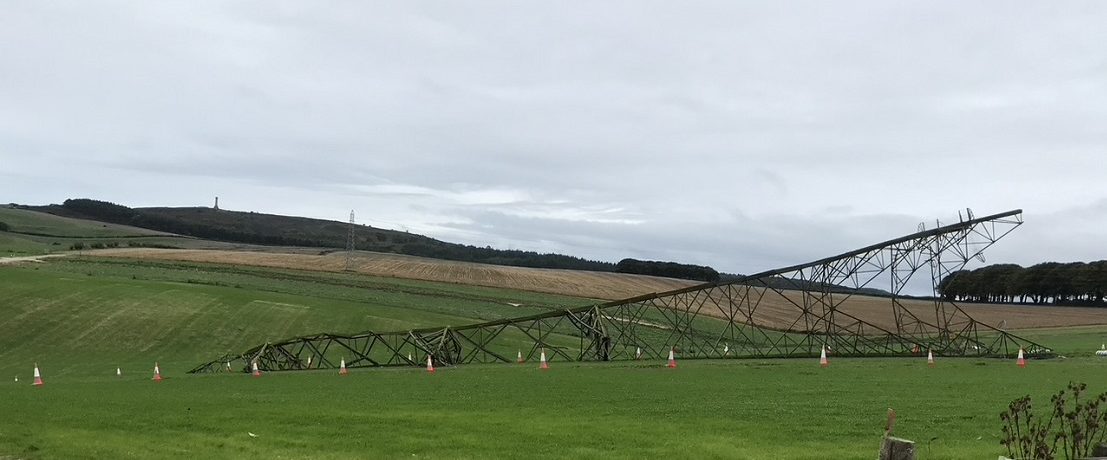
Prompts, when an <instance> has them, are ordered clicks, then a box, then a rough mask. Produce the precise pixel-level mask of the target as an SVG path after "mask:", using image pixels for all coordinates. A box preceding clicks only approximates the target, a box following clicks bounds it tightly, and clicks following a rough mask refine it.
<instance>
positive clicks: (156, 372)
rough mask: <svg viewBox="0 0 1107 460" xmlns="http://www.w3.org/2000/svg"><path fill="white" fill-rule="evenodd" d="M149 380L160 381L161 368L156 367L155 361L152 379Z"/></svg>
mask: <svg viewBox="0 0 1107 460" xmlns="http://www.w3.org/2000/svg"><path fill="white" fill-rule="evenodd" d="M151 380H153V381H155V382H160V381H161V380H162V379H161V368H160V367H158V363H157V362H156V361H155V362H154V378H153V379H151Z"/></svg>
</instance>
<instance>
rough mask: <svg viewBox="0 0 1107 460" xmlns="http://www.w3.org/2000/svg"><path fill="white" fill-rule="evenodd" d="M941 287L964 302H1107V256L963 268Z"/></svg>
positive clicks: (947, 295)
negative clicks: (1105, 300) (1106, 257)
mask: <svg viewBox="0 0 1107 460" xmlns="http://www.w3.org/2000/svg"><path fill="white" fill-rule="evenodd" d="M938 291H939V293H940V294H941V295H942V297H944V298H945V299H947V300H954V301H963V302H987V303H1030V304H1035V305H1090V306H1105V305H1107V304H1105V303H1104V296H1105V294H1107V260H1100V261H1096V262H1088V263H1085V262H1072V263H1058V262H1045V263H1040V264H1037V265H1033V266H1030V267H1025V268H1023V267H1021V266H1019V265H1014V264H996V265H989V266H987V267H981V268H978V269H975V270H960V271H956V272H953V273H951V274H949V275H948V276H946V277H945V278H943V279H942V281H941V282H940V283H939V285H938Z"/></svg>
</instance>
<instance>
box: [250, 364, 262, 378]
mask: <svg viewBox="0 0 1107 460" xmlns="http://www.w3.org/2000/svg"><path fill="white" fill-rule="evenodd" d="M250 368H251V369H252V370H253V372H251V374H252V375H253V376H254V378H258V377H261V371H260V370H258V362H257V361H254V362H252V363H250Z"/></svg>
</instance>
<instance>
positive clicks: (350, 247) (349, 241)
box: [346, 209, 355, 271]
mask: <svg viewBox="0 0 1107 460" xmlns="http://www.w3.org/2000/svg"><path fill="white" fill-rule="evenodd" d="M354 228H355V224H354V211H353V210H352V209H351V210H350V233H349V234H348V235H346V271H350V257H351V256H352V255H353V254H354Z"/></svg>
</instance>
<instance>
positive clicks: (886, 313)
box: [94, 248, 1107, 329]
mask: <svg viewBox="0 0 1107 460" xmlns="http://www.w3.org/2000/svg"><path fill="white" fill-rule="evenodd" d="M94 254H95V255H98V256H107V257H127V258H139V259H159V260H180V261H192V262H212V263H224V264H237V265H250V266H259V267H275V268H292V269H302V270H319V271H342V270H343V269H344V268H345V262H346V254H345V253H344V252H335V253H331V254H327V255H318V254H283V253H274V252H246V251H219V250H186V249H180V250H179V249H146V248H127V249H106V250H100V251H95V252H94ZM352 265H353V269H354V270H355V271H356V272H358V273H364V274H366V275H374V276H387V277H395V278H406V279H419V280H426V281H440V282H446V283H458V284H468V285H478V286H489V287H501V288H511V289H521V290H527V291H535V292H545V293H551V294H562V295H569V296H575V297H586V298H592V299H603V300H617V299H625V298H628V297H634V296H638V295H643V294H650V293H655V292H665V291H669V290H673V289H679V288H682V287H687V286H692V285H695V284H697V283H695V282H692V281H687V280H678V279H672V278H660V277H653V276H641V275H626V274H619V273H602V272H587V271H577V270H553V269H539V268H522V267H506V266H500V265H485V264H474V263H467V262H453V261H446V260H439V259H428V258H422V257H412V256H403V255H398V254H381V253H372V252H358V253H355V257H354V259H353V263H352ZM795 304H802V301H801V300H800V298H799V293H798V292H793V291H789V292H788V293H787V294H786V295H785V296H782V295H779V294H777V293H775V292H768V293H766V295H765V296H764V298H762V300H761V303H760V305H759V306H758V308H757V314H756V317H755V318H754V319H755V322H757V323H758V324H763V325H765V326H770V327H776V328H790V327H791V326H793V325H792V321H793V320H794V318H795V317H796V316H797V312H798V307H796V305H795ZM901 304H902V305H903V307H905V308H906V309H907V310H909V311H911V312H912V313H914V314H915V315H916V316H917V317H918V318H919V319H921V320H923V321H927V322H930V323H934V322H936V316H935V313H934V306H933V303H932V302H929V301H921V300H902V301H901ZM962 308H963V309H964V310H965V311H966V312H967V313H968V314H969V315H971V316H972V317H973V318H974V319H976V320H977V321H980V322H983V323H985V324H988V325H992V326H999V325H1000V324H1001V323H1004V322H1005V324H1004V326H1005V328H1006V329H1030V328H1041V327H1062V326H1081V325H1103V324H1107V309H1102V308H1079V307H1034V306H1025V305H975V304H967V305H962ZM838 309H839V311H842V312H845V313H848V314H850V315H853V316H855V317H858V318H861V319H864V320H865V321H866V322H869V323H871V324H874V325H876V326H880V327H883V328H892V329H894V327H895V320H894V318H893V316H892V308H891V300H889V299H886V298H880V297H872V296H852V297H850V298H849V299H848V300H846V301H845V302H844V303H842V304H841V305H840V306H839V308H838ZM707 313H709V314H710V313H712V312H707ZM714 314H716V315H719V314H721V313H720V312H719V311H715V312H714ZM850 321H851V320H849V319H846V318H842V319H840V321H839V323H840V324H844V323H848V322H850Z"/></svg>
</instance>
